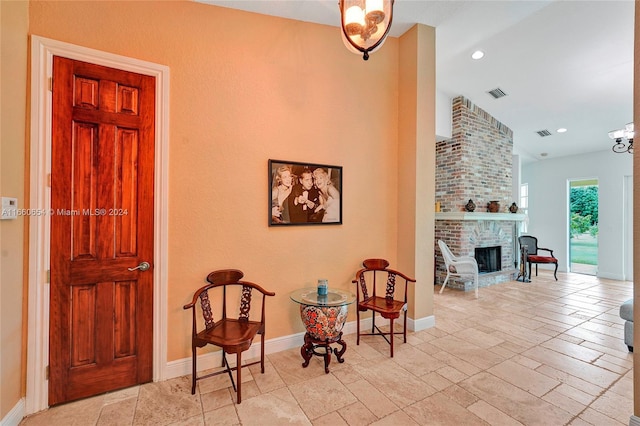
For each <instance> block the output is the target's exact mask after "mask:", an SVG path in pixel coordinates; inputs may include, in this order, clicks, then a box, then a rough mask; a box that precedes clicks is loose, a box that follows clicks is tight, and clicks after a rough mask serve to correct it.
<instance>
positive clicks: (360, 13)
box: [338, 0, 394, 61]
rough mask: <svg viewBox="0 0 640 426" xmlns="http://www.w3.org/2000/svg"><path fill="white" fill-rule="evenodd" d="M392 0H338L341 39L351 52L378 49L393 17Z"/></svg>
mask: <svg viewBox="0 0 640 426" xmlns="http://www.w3.org/2000/svg"><path fill="white" fill-rule="evenodd" d="M393 2H394V0H340V1H339V3H338V5H339V6H340V17H341V19H340V20H341V27H342V41H343V42H344V44H345V46H347V49H349V50H350V51H352V52H353V53H358V54H359V53H362V59H364V60H365V61H366V60H367V59H369V52H375V51H376V50H377V49H379V48H380V47H381V46H382V44H383V43H384V41H385V40H386V38H387V34H388V33H389V29H391V21H392V19H393Z"/></svg>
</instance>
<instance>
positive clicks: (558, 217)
mask: <svg viewBox="0 0 640 426" xmlns="http://www.w3.org/2000/svg"><path fill="white" fill-rule="evenodd" d="M605 136H606V135H605ZM603 143H607V140H606V138H604V139H603ZM632 165H633V155H629V154H615V153H613V152H612V151H609V150H607V151H602V152H596V153H590V154H580V155H574V156H571V157H562V158H557V159H546V160H542V161H537V162H533V163H529V164H523V165H522V183H528V184H529V232H528V234H530V235H534V236H536V237H537V238H538V243H539V245H541V246H542V247H548V248H551V249H553V250H554V255H555V256H556V257H557V258H558V261H559V265H558V270H559V271H567V270H568V262H569V220H568V210H569V206H568V183H567V182H568V181H569V180H574V179H586V178H597V179H598V183H599V190H598V192H599V200H598V205H599V212H598V218H599V236H598V276H599V277H602V278H612V279H617V280H623V279H625V270H624V259H625V253H624V250H625V235H624V229H625V228H624V223H623V218H624V216H625V215H624V205H625V204H624V197H625V187H624V182H625V176H631V175H632V174H633V171H632ZM628 238H631V236H630V235H629V236H628ZM541 267H543V265H541Z"/></svg>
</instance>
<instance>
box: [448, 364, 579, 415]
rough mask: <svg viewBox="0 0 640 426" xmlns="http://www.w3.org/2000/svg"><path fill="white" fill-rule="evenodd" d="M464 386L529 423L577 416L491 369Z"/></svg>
mask: <svg viewBox="0 0 640 426" xmlns="http://www.w3.org/2000/svg"><path fill="white" fill-rule="evenodd" d="M460 386H462V387H463V388H465V389H466V390H467V391H469V392H471V393H473V394H474V395H476V396H477V397H478V398H479V399H482V400H484V401H486V402H487V403H488V404H490V405H492V406H494V407H496V408H497V409H498V410H500V411H502V412H504V413H505V414H507V415H509V416H511V417H513V418H515V419H516V420H518V421H519V422H521V423H524V424H526V425H541V424H546V425H561V424H566V423H568V422H569V420H571V418H572V417H573V415H572V414H570V413H568V412H567V411H565V410H561V409H559V408H557V407H555V406H554V405H553V404H550V403H548V402H546V401H544V400H542V399H540V398H536V397H535V396H533V395H532V394H530V393H528V392H526V391H523V390H522V389H520V388H518V387H516V386H514V385H512V384H510V383H508V382H505V381H504V380H501V379H499V378H497V377H495V376H493V375H491V374H488V373H480V374H477V375H475V376H473V377H470V378H468V379H467V380H465V381H463V382H462V383H460ZM541 413H544V415H541Z"/></svg>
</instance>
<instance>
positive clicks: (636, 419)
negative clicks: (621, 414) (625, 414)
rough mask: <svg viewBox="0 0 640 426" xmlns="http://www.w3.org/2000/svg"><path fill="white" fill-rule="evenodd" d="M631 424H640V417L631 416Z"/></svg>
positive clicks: (632, 425) (639, 425)
mask: <svg viewBox="0 0 640 426" xmlns="http://www.w3.org/2000/svg"><path fill="white" fill-rule="evenodd" d="M629 426H640V417H636V416H631V418H629Z"/></svg>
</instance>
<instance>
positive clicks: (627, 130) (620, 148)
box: [609, 123, 635, 154]
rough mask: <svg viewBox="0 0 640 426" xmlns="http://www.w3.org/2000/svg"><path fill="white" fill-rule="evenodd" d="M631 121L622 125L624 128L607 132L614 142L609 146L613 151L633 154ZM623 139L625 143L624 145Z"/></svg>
mask: <svg viewBox="0 0 640 426" xmlns="http://www.w3.org/2000/svg"><path fill="white" fill-rule="evenodd" d="M634 133H635V132H634V130H633V123H628V124H627V125H625V126H624V129H618V130H612V131H610V132H609V137H610V138H611V139H613V140H614V142H615V143H614V144H613V146H612V147H611V150H612V151H613V152H617V153H621V152H628V153H629V154H633V135H634ZM625 140H626V142H627V144H626V145H625Z"/></svg>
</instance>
